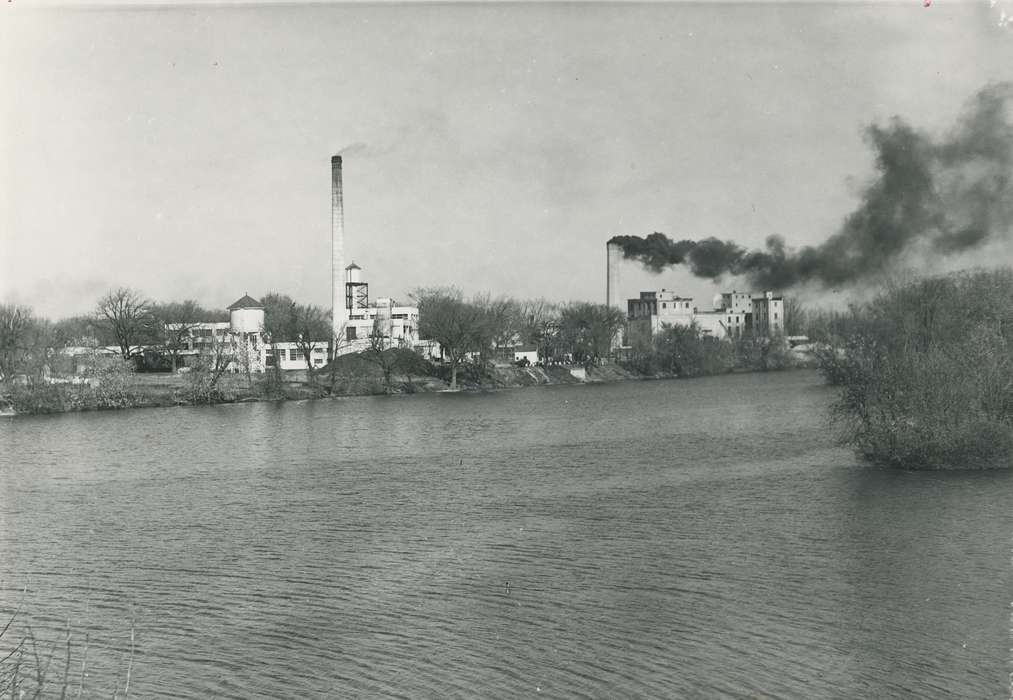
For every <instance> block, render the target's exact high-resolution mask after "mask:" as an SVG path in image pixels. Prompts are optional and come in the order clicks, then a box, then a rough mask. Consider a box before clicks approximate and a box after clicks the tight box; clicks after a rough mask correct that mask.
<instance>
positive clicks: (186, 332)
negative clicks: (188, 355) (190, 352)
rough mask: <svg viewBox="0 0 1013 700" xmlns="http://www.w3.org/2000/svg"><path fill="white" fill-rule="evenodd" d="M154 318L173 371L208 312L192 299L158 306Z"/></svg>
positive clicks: (154, 309)
mask: <svg viewBox="0 0 1013 700" xmlns="http://www.w3.org/2000/svg"><path fill="white" fill-rule="evenodd" d="M152 316H153V317H154V319H155V325H156V327H157V330H158V335H159V338H160V340H161V345H162V348H163V349H164V351H165V354H166V355H168V356H169V358H170V360H171V361H172V371H173V372H175V371H176V370H177V369H178V368H179V355H180V352H182V351H183V350H185V349H186V347H187V344H188V343H189V341H190V339H191V334H192V332H193V330H194V329H195V328H197V327H198V326H199V325H200V324H201V323H202V322H203V321H204V320H205V319H206V318H207V317H208V312H207V311H205V310H204V309H203V308H201V306H200V304H198V303H197V302H196V301H194V300H192V299H187V300H186V301H183V302H170V303H168V304H157V305H155V306H154V307H153V309H152Z"/></svg>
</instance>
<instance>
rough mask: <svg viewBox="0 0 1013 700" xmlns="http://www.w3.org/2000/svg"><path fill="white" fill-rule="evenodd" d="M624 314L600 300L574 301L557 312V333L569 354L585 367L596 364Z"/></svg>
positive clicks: (623, 318)
mask: <svg viewBox="0 0 1013 700" xmlns="http://www.w3.org/2000/svg"><path fill="white" fill-rule="evenodd" d="M624 322H625V317H624V315H623V313H622V312H621V311H619V310H618V309H615V308H612V307H609V306H605V305H604V304H591V303H588V302H578V303H574V304H570V305H569V306H567V307H565V308H564V309H563V311H562V313H561V315H560V335H561V338H562V340H563V342H564V344H565V346H566V347H567V349H568V350H569V351H570V353H571V354H572V355H573V359H574V360H576V361H577V362H580V363H581V364H583V365H584V366H585V367H591V366H592V365H596V364H599V363H600V362H601V361H602V359H604V358H606V357H607V356H608V354H609V352H610V351H611V349H612V340H613V339H614V338H615V337H616V334H617V333H618V332H619V330H620V329H621V328H622V327H623V323H624Z"/></svg>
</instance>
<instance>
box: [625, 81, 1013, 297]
mask: <svg viewBox="0 0 1013 700" xmlns="http://www.w3.org/2000/svg"><path fill="white" fill-rule="evenodd" d="M1011 105H1013V82H1005V83H999V84H995V85H990V86H988V87H986V88H985V89H983V90H982V91H981V92H979V93H978V94H977V95H976V96H975V97H974V98H973V99H972V100H971V101H970V103H969V104H968V105H967V107H966V108H965V111H964V114H963V116H962V117H961V119H960V120H959V121H958V123H957V125H956V126H955V127H954V129H953V130H952V131H951V132H950V133H949V134H948V135H947V136H945V137H944V138H942V139H938V140H937V139H933V138H932V137H931V136H929V135H927V134H925V133H923V132H920V131H916V130H915V129H914V128H912V127H911V126H909V125H908V124H907V123H905V122H904V121H903V120H901V119H900V118H899V117H894V118H893V119H892V120H891V121H890V122H889V123H888V124H887V125H885V126H880V125H875V124H874V125H872V126H869V127H868V128H867V129H866V140H867V141H868V143H869V144H870V146H871V147H872V148H873V150H874V151H875V153H876V169H877V171H878V176H877V177H876V178H875V179H874V180H873V181H872V182H870V183H869V185H868V186H867V187H866V188H865V190H864V192H863V193H862V202H861V204H860V206H859V207H858V208H857V209H856V210H855V211H854V212H852V213H851V214H849V215H848V216H847V217H846V218H845V220H844V223H843V224H842V226H841V228H840V230H839V231H838V232H837V233H835V234H834V235H832V236H831V237H830V238H828V239H827V240H825V241H824V242H823V243H821V244H819V245H816V246H805V247H802V248H799V249H790V248H788V247H787V246H786V245H785V242H784V240H783V239H782V238H781V237H780V236H771V237H770V238H768V239H767V241H766V246H765V248H764V249H763V250H753V251H750V250H746V249H745V248H743V247H742V246H740V245H738V244H736V243H734V242H732V241H721V240H718V239H716V238H705V239H703V240H699V241H692V240H682V241H673V240H671V239H669V238H668V237H667V236H665V235H664V234H661V233H652V234H651V235H649V236H647V237H646V238H641V237H639V236H615V237H614V238H612V239H611V240H610V241H609V243H614V244H618V245H619V246H621V247H622V249H623V254H624V256H625V257H626V258H632V259H636V260H638V261H640V262H641V263H643V264H644V265H645V266H646V267H647V268H649V269H651V270H653V271H655V272H660V271H661V270H662V269H664V268H666V267H668V266H670V265H687V266H688V267H689V269H690V270H691V271H692V272H693V274H694V275H696V276H698V277H708V278H711V279H717V278H719V277H721V276H723V275H726V274H730V275H741V276H745V277H747V278H748V279H749V280H750V281H751V282H752V283H753V284H754V285H756V286H757V287H759V288H762V289H785V288H788V287H791V286H793V285H796V284H800V283H805V282H814V283H817V284H821V285H823V286H839V285H845V284H849V283H852V282H855V281H858V280H860V279H861V278H863V277H867V276H870V275H874V274H877V273H881V272H883V271H884V270H887V269H889V268H890V267H891V266H892V265H893V264H894V263H895V262H896V261H897V259H898V257H899V256H900V255H901V254H903V253H905V252H906V251H909V250H911V249H913V248H915V247H922V246H924V247H925V248H927V250H929V251H930V252H931V253H934V254H937V255H941V254H948V253H956V252H960V251H964V250H969V249H972V248H975V247H977V246H980V245H982V244H984V243H985V242H987V241H990V240H998V239H1002V238H1008V237H1009V236H1010V234H1011V229H1013V123H1011V117H1013V115H1011V113H1010V111H1011V110H1010V107H1011Z"/></svg>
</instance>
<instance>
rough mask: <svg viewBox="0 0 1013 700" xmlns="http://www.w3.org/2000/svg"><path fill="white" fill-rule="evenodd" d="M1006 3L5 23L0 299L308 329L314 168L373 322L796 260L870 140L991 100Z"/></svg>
mask: <svg viewBox="0 0 1013 700" xmlns="http://www.w3.org/2000/svg"><path fill="white" fill-rule="evenodd" d="M1010 5H1011V3H1010V2H1009V0H1000V1H999V2H997V3H995V4H993V3H991V2H989V0H980V1H978V0H966V1H965V2H954V1H953V0H934V1H933V2H932V3H931V4H930V5H929V6H927V7H926V6H925V4H924V2H923V0H918V1H908V0H905V1H904V2H895V3H869V2H866V3H834V2H816V3H762V4H761V3H751V4H735V3H692V4H691V3H661V4H632V3H625V4H608V3H594V4H590V3H581V4H563V3H556V4H549V3H534V4H520V3H515V4H467V5H466V4H427V3H411V4H365V3H359V4H343V5H335V4H312V5H300V4H295V3H274V4H270V5H266V4H261V5H243V4H237V3H221V4H211V3H199V4H192V5H188V6H171V7H169V6H164V5H158V4H155V3H151V2H143V3H137V4H134V5H127V4H104V5H93V6H88V5H82V4H49V5H45V4H43V5H40V4H39V3H33V2H27V1H26V0H12V1H11V2H7V3H3V5H2V6H0V86H2V88H3V94H4V99H3V100H2V101H0V302H3V301H6V302H16V303H24V304H29V305H31V306H32V307H34V308H35V310H36V312H38V313H39V314H41V315H44V316H48V317H50V318H60V317H64V316H69V315H73V314H79V313H87V312H89V311H91V310H92V309H93V308H94V305H95V301H96V299H97V298H98V297H99V296H100V295H101V294H102V293H103V292H105V291H106V290H108V289H110V288H113V287H118V286H127V287H133V288H136V289H138V290H140V291H141V292H142V293H144V294H145V295H146V296H148V297H150V298H152V299H154V300H160V301H169V300H182V299H186V298H193V299H196V300H197V301H199V302H200V303H202V304H204V305H205V306H208V307H211V308H223V307H225V306H227V305H228V304H230V303H231V302H232V301H235V300H236V299H238V298H239V297H241V296H242V295H243V294H244V293H249V294H251V295H253V296H262V295H263V294H265V293H267V292H269V291H279V292H284V293H287V294H290V295H291V296H292V297H293V298H295V299H296V300H298V301H300V302H304V303H313V304H319V305H321V306H325V307H326V306H327V305H329V299H330V275H331V272H330V158H331V156H332V155H333V154H336V153H341V154H342V156H343V170H344V204H345V232H346V237H345V256H346V260H347V261H355V262H356V263H357V264H358V265H360V266H361V267H362V268H363V273H364V277H365V279H366V280H367V281H368V282H369V283H370V294H371V296H374V297H375V296H393V297H395V298H397V299H401V300H405V299H406V298H407V295H408V294H409V293H410V292H411V291H412V290H413V289H416V288H418V287H430V286H444V285H453V286H456V287H458V288H460V289H461V290H462V291H463V292H465V293H466V294H469V295H470V294H476V293H483V292H489V293H491V294H493V295H509V296H514V297H518V298H535V297H545V298H548V299H550V300H555V301H566V300H590V301H598V302H603V301H604V297H605V277H604V271H605V241H607V240H608V239H609V238H610V237H612V236H613V235H639V236H644V235H647V234H649V233H651V232H654V231H660V232H663V233H666V234H668V235H669V236H671V237H673V238H703V237H707V236H716V237H718V238H721V239H729V240H734V241H735V242H737V243H739V244H741V245H744V246H748V247H754V246H760V245H762V243H763V241H764V239H765V238H766V237H767V236H769V235H771V234H774V233H776V234H780V235H781V236H783V237H784V238H785V239H786V241H787V242H788V244H789V245H792V246H801V245H811V244H816V243H819V242H820V241H821V240H823V239H825V238H826V237H827V236H829V235H831V234H833V233H834V232H835V231H836V230H837V229H838V228H839V227H840V225H841V222H842V220H843V218H844V217H845V216H846V215H847V213H848V212H849V211H851V210H852V209H854V208H855V206H856V205H857V203H858V199H859V194H860V191H861V188H862V186H863V184H864V183H865V182H867V181H868V180H869V178H870V177H872V175H873V172H874V164H873V160H872V153H871V150H870V149H869V147H868V145H867V144H866V143H865V142H864V141H863V129H864V128H865V127H866V126H867V125H868V124H870V123H885V122H886V120H888V119H890V118H891V117H892V116H894V115H898V116H900V117H902V118H903V119H905V120H906V121H908V122H910V123H911V124H913V125H914V126H916V127H918V128H919V129H924V130H926V131H929V132H932V133H941V132H943V131H945V130H946V129H947V128H949V127H950V126H951V125H952V124H953V122H954V120H955V119H956V118H957V116H958V115H959V114H960V112H961V110H962V108H963V106H964V104H965V102H966V101H967V100H968V99H969V98H970V97H971V96H972V95H973V94H974V93H975V92H976V91H978V90H979V89H981V88H982V87H984V86H985V85H987V84H989V83H991V82H998V81H1002V80H1010V79H1013V26H1011V24H1010V23H1008V22H1004V21H1003V17H1004V14H1003V13H1004V12H1005V13H1009V14H1013V7H1011V6H1010ZM995 262H1001V263H1011V262H1013V251H1010V250H1005V249H1002V248H998V249H995V248H993V249H988V250H984V251H978V252H977V253H974V254H971V255H967V256H964V257H961V258H960V259H955V260H946V261H936V264H937V265H938V266H942V267H946V268H954V267H961V266H965V265H974V264H982V263H986V264H987V263H995ZM662 287H664V288H666V289H674V290H676V291H679V292H680V293H682V294H684V295H694V296H696V297H698V299H700V300H701V301H700V305H701V306H705V305H707V304H708V303H709V299H710V298H711V297H712V296H713V294H714V293H715V292H717V291H720V290H722V289H730V288H738V289H740V290H741V289H742V288H743V287H742V282H741V280H734V279H728V280H722V282H721V283H720V284H717V285H715V284H713V283H711V282H709V281H707V280H699V279H695V278H693V277H692V276H690V275H689V274H688V273H687V272H686V271H685V270H682V269H678V268H676V269H671V270H666V271H665V272H663V273H662V274H660V275H653V274H651V273H648V272H645V271H643V270H641V269H640V268H639V266H638V265H637V264H636V263H633V262H629V263H624V265H623V270H622V277H621V285H620V292H621V293H622V294H623V295H625V296H636V295H637V293H638V292H639V291H640V290H646V289H659V288H662ZM800 293H802V294H804V293H806V290H801V291H800ZM809 293H810V294H812V295H818V294H819V290H810V292H809Z"/></svg>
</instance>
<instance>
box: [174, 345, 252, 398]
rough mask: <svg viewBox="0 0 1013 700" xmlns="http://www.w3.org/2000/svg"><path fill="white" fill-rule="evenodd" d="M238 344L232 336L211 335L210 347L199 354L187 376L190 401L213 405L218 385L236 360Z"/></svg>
mask: <svg viewBox="0 0 1013 700" xmlns="http://www.w3.org/2000/svg"><path fill="white" fill-rule="evenodd" d="M238 342H242V341H241V340H239V339H237V338H235V337H234V336H218V335H217V334H214V333H212V334H211V345H210V347H209V348H207V349H205V350H204V351H202V352H201V354H200V355H199V356H198V358H197V362H196V364H195V365H194V367H193V368H192V369H191V370H190V373H189V374H188V375H187V381H188V383H189V390H190V400H191V401H193V402H194V403H214V402H215V401H217V400H218V399H219V398H220V396H221V390H220V388H219V386H218V383H219V381H221V378H222V376H223V375H224V374H225V372H227V371H228V369H229V366H230V365H231V364H232V363H233V362H235V360H236V358H237V350H238V345H237V343H238Z"/></svg>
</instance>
